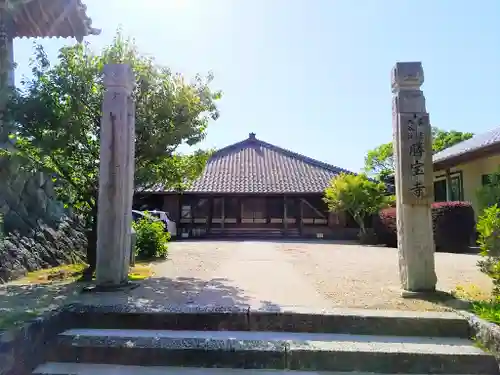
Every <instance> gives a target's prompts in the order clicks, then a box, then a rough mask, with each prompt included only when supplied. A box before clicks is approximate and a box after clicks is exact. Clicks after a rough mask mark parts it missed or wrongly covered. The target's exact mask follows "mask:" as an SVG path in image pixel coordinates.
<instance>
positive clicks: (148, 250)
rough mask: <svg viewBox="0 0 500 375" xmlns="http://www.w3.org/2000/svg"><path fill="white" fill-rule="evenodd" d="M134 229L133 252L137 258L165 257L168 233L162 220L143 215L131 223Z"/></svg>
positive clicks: (168, 238)
mask: <svg viewBox="0 0 500 375" xmlns="http://www.w3.org/2000/svg"><path fill="white" fill-rule="evenodd" d="M133 226H134V229H135V231H136V241H135V253H136V255H137V256H138V257H139V258H146V259H151V258H166V257H167V255H168V240H170V234H169V233H168V232H166V231H165V225H164V224H163V222H161V221H158V220H153V219H152V218H150V217H147V216H146V217H144V218H142V219H140V220H139V221H137V222H134V223H133Z"/></svg>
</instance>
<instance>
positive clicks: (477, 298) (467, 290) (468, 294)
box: [453, 284, 491, 302]
mask: <svg viewBox="0 0 500 375" xmlns="http://www.w3.org/2000/svg"><path fill="white" fill-rule="evenodd" d="M453 295H454V296H455V297H456V298H460V299H465V300H467V301H471V302H484V301H489V300H491V290H488V291H486V290H484V289H481V288H479V287H478V286H477V285H474V284H467V285H458V286H457V287H456V288H455V291H454V292H453Z"/></svg>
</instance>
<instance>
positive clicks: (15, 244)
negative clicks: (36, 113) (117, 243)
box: [0, 157, 87, 283]
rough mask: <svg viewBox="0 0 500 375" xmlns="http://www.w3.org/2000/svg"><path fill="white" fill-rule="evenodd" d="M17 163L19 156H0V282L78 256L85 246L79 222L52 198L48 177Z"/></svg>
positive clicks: (79, 257) (71, 260) (82, 230)
mask: <svg viewBox="0 0 500 375" xmlns="http://www.w3.org/2000/svg"><path fill="white" fill-rule="evenodd" d="M21 167H22V161H21V160H19V159H16V158H8V157H0V181H2V183H1V184H0V214H1V215H2V216H3V230H1V232H3V233H4V239H3V241H1V244H0V283H2V282H6V281H10V280H13V279H15V278H18V277H21V276H23V275H25V274H26V272H30V271H35V270H38V269H41V268H47V267H51V266H57V265H61V264H66V263H72V262H79V261H81V260H82V259H83V258H84V255H85V250H86V246H87V242H86V237H85V232H84V228H83V227H82V226H81V225H79V224H78V223H77V222H76V221H75V220H73V219H71V218H70V217H69V212H68V211H67V210H66V209H65V208H64V206H63V205H62V203H61V202H58V201H57V200H56V199H55V195H54V189H53V185H52V180H51V179H50V178H48V177H47V176H44V174H43V173H37V172H34V173H30V172H27V171H25V170H24V169H22V168H21Z"/></svg>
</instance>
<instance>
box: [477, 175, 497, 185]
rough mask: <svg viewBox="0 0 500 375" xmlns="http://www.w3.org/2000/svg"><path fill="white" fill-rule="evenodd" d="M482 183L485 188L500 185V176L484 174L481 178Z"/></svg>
mask: <svg viewBox="0 0 500 375" xmlns="http://www.w3.org/2000/svg"><path fill="white" fill-rule="evenodd" d="M481 183H482V185H483V186H486V185H492V184H495V185H498V184H500V174H498V173H490V174H483V175H482V176H481Z"/></svg>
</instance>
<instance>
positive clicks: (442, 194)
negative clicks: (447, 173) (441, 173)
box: [434, 180, 447, 202]
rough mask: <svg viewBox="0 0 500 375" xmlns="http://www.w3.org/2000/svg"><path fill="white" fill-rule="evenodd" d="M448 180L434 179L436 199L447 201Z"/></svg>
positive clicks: (436, 200)
mask: <svg viewBox="0 0 500 375" xmlns="http://www.w3.org/2000/svg"><path fill="white" fill-rule="evenodd" d="M446 197H447V196H446V180H439V181H434V201H435V202H446Z"/></svg>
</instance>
